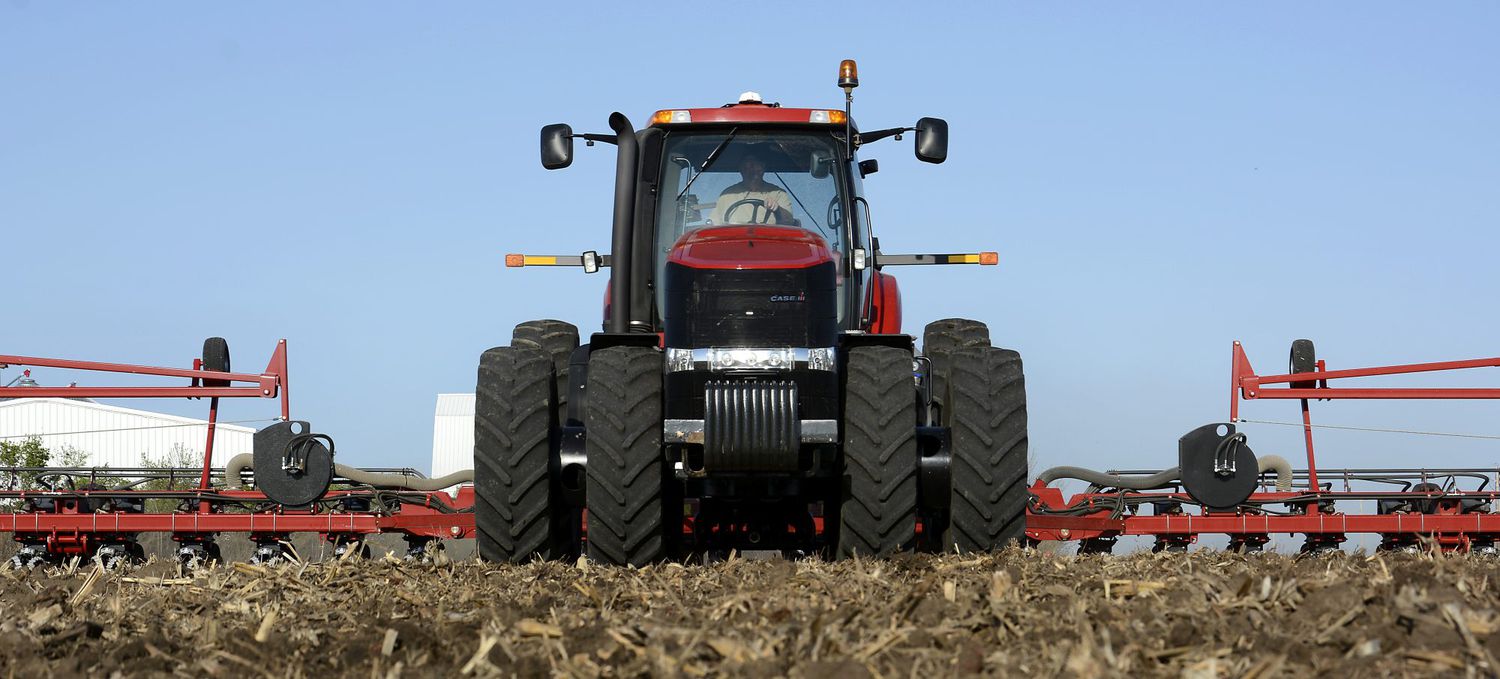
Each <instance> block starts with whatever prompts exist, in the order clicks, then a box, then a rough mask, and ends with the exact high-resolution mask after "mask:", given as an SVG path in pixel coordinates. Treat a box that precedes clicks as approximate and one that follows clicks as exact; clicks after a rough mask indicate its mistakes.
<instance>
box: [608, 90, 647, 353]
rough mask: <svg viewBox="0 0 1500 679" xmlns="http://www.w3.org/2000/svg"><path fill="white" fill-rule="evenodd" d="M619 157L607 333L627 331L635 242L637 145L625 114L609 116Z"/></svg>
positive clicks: (616, 165) (638, 152)
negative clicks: (632, 256)
mask: <svg viewBox="0 0 1500 679" xmlns="http://www.w3.org/2000/svg"><path fill="white" fill-rule="evenodd" d="M609 127H610V129H612V130H614V131H615V145H616V147H617V148H618V149H619V154H618V155H617V156H616V159H615V221H614V231H613V237H614V238H613V242H611V243H610V252H609V254H610V258H609V331H610V332H615V333H624V332H629V331H630V318H631V314H630V274H631V271H630V268H631V267H630V264H631V262H630V253H631V252H632V250H633V249H634V248H633V246H632V242H633V241H634V240H635V224H634V221H635V175H636V169H637V168H638V167H639V166H640V164H639V162H638V160H639V157H640V144H639V143H637V142H636V138H635V127H633V126H632V125H631V124H630V120H629V119H628V118H626V117H625V114H623V113H620V112H618V111H617V112H615V113H611V114H609Z"/></svg>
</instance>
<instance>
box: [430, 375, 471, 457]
mask: <svg viewBox="0 0 1500 679" xmlns="http://www.w3.org/2000/svg"><path fill="white" fill-rule="evenodd" d="M473 467H474V393H473V392H470V393H467V394H438V397H437V415H436V416H434V417H433V420H432V471H431V472H430V473H429V474H428V475H429V476H432V477H434V478H436V477H439V476H444V475H447V474H452V473H453V472H456V471H461V470H464V469H472V468H473Z"/></svg>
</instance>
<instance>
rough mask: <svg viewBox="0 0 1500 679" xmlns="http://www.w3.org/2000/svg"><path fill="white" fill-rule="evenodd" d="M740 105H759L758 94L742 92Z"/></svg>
mask: <svg viewBox="0 0 1500 679" xmlns="http://www.w3.org/2000/svg"><path fill="white" fill-rule="evenodd" d="M740 103H741V104H759V103H761V100H760V93H759V92H743V93H741V94H740Z"/></svg>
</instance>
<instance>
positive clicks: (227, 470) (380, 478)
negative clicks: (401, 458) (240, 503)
mask: <svg viewBox="0 0 1500 679" xmlns="http://www.w3.org/2000/svg"><path fill="white" fill-rule="evenodd" d="M254 466H255V456H254V455H251V454H249V453H243V454H240V455H235V456H234V457H232V458H230V460H229V462H228V464H225V465H224V478H225V480H226V482H227V483H228V484H229V485H230V486H236V485H239V480H240V475H241V473H243V472H244V471H245V470H246V469H253V468H254ZM333 474H334V476H339V477H343V478H346V479H349V480H350V481H353V482H355V483H362V484H365V485H367V486H375V487H377V488H401V489H404V490H423V491H435V490H442V489H444V488H451V487H453V486H456V485H458V484H460V483H465V482H469V481H473V480H474V470H472V469H464V470H460V471H456V472H453V473H452V474H449V475H447V476H440V477H438V478H435V479H424V478H418V477H414V476H405V475H403V474H382V473H379V472H367V471H365V470H363V469H360V468H359V467H351V466H349V465H346V464H335V465H333Z"/></svg>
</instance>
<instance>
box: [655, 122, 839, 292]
mask: <svg viewBox="0 0 1500 679" xmlns="http://www.w3.org/2000/svg"><path fill="white" fill-rule="evenodd" d="M840 143H841V142H840V141H839V140H838V139H837V138H835V137H834V136H833V135H831V134H830V133H828V132H827V131H815V130H808V131H790V130H764V129H759V130H749V129H745V128H744V127H736V128H718V129H714V130H683V129H677V130H671V131H669V132H668V133H667V136H666V139H665V140H664V146H663V151H662V153H663V156H662V157H663V159H664V162H663V163H662V176H661V181H660V183H659V184H658V185H657V195H658V196H660V197H661V198H660V200H659V202H658V203H657V213H656V279H657V280H661V276H662V275H663V272H664V270H665V268H666V259H667V253H669V252H671V250H672V246H673V245H674V244H675V243H676V242H677V240H678V239H679V238H681V237H682V235H683V234H685V233H687V232H689V231H691V230H693V229H700V228H703V227H707V226H719V225H725V224H776V225H781V226H798V227H801V228H803V229H806V230H807V231H809V232H812V233H815V234H817V235H818V236H820V237H822V238H823V239H824V240H825V241H827V242H828V247H829V248H830V249H832V250H833V251H834V252H835V253H844V252H846V251H847V248H846V247H845V241H846V240H847V239H848V237H849V235H848V229H847V227H846V226H845V224H844V209H845V206H846V205H848V204H849V203H848V200H849V199H848V196H846V195H845V189H844V186H845V182H843V181H841V177H842V175H843V170H842V169H840V167H839V165H840V164H839V163H838V162H837V160H836V159H837V158H839V157H840V155H841V149H840V147H839V144H840ZM657 294H658V296H660V295H661V294H662V291H661V290H659V289H658V292H657ZM839 302H840V304H839V307H840V314H839V315H840V316H842V315H843V313H842V308H843V295H842V294H840V295H839ZM663 303H664V300H662V299H658V300H657V304H658V305H661V304H663Z"/></svg>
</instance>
